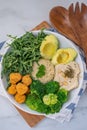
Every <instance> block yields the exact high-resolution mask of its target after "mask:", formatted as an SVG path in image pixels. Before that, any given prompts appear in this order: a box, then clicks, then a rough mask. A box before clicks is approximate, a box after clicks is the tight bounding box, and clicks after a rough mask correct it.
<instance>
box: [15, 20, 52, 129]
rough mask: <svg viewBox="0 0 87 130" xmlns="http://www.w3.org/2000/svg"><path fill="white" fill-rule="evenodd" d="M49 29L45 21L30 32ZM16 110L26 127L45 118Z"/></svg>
mask: <svg viewBox="0 0 87 130" xmlns="http://www.w3.org/2000/svg"><path fill="white" fill-rule="evenodd" d="M50 27H51V26H50V25H49V24H48V23H47V22H46V21H43V22H42V23H40V24H39V25H37V26H36V27H35V28H33V29H32V31H34V30H39V29H42V28H50ZM16 109H17V110H18V112H19V113H20V114H21V116H22V117H23V118H24V120H25V121H26V122H27V123H28V125H29V126H31V127H33V126H35V125H36V124H38V123H39V122H40V121H41V120H43V119H44V118H45V116H41V115H32V114H28V113H26V112H24V111H22V110H20V109H19V108H17V107H16Z"/></svg>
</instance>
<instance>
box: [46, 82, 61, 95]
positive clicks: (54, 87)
mask: <svg viewBox="0 0 87 130" xmlns="http://www.w3.org/2000/svg"><path fill="white" fill-rule="evenodd" d="M45 87H46V93H47V94H49V93H55V92H57V91H58V90H59V88H60V85H59V83H58V82H57V81H49V82H48V83H46V84H45Z"/></svg>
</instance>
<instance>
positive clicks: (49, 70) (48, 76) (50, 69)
mask: <svg viewBox="0 0 87 130" xmlns="http://www.w3.org/2000/svg"><path fill="white" fill-rule="evenodd" d="M38 64H39V65H44V66H45V69H46V70H45V75H44V76H43V77H41V78H37V77H36V74H37V72H38V67H39V66H38ZM38 64H37V63H36V62H34V64H33V71H32V77H33V78H34V79H35V80H40V81H41V82H42V83H47V82H49V81H50V80H52V79H53V78H54V65H53V64H52V63H51V61H50V60H46V59H40V60H39V61H38Z"/></svg>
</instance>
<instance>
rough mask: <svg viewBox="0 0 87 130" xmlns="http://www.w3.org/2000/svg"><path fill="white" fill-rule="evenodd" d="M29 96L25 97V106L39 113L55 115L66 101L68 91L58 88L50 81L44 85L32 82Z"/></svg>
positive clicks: (55, 83) (57, 84)
mask: <svg viewBox="0 0 87 130" xmlns="http://www.w3.org/2000/svg"><path fill="white" fill-rule="evenodd" d="M30 92H31V93H30V94H29V95H27V98H26V101H25V103H26V105H27V106H28V107H29V108H30V109H32V110H35V111H38V112H41V113H46V114H50V113H56V112H59V111H60V109H61V108H62V105H63V103H65V102H66V101H67V99H68V91H67V90H65V89H64V88H60V86H59V83H58V82H56V81H50V82H48V83H46V84H43V83H41V82H40V81H38V80H34V81H33V82H32V84H31V85H30Z"/></svg>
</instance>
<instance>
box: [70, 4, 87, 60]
mask: <svg viewBox="0 0 87 130" xmlns="http://www.w3.org/2000/svg"><path fill="white" fill-rule="evenodd" d="M69 19H70V22H71V24H72V27H73V31H74V33H75V34H76V35H77V37H78V39H79V41H80V43H79V44H80V45H79V46H80V47H81V48H82V49H83V50H84V52H85V56H86V61H87V6H86V5H85V4H83V3H82V4H81V8H80V6H79V3H78V2H77V3H76V5H75V8H74V6H73V3H72V4H71V5H70V7H69Z"/></svg>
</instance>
